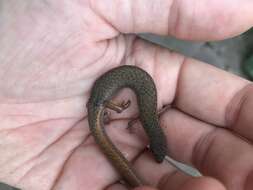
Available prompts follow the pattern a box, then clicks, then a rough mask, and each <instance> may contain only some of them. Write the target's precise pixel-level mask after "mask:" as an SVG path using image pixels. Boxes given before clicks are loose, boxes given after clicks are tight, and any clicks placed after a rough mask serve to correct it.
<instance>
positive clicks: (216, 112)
mask: <svg viewBox="0 0 253 190" xmlns="http://www.w3.org/2000/svg"><path fill="white" fill-rule="evenodd" d="M248 84H249V81H247V80H244V79H242V78H240V77H237V76H235V75H232V74H230V73H228V72H225V71H222V70H220V69H218V68H215V67H213V66H210V65H207V64H203V63H202V62H200V61H196V60H192V59H185V60H184V63H183V65H182V66H181V72H180V74H179V79H178V87H177V94H176V96H175V98H176V100H175V105H176V107H178V108H179V109H181V110H183V111H184V112H186V113H188V114H190V115H193V116H194V117H197V118H199V119H201V120H204V121H207V122H210V123H213V124H216V125H221V126H227V125H228V121H227V120H226V119H227V118H226V114H227V109H228V105H229V103H230V102H231V101H232V99H233V97H234V96H235V95H236V94H237V93H238V92H240V91H241V90H242V89H243V88H245V87H246V86H247V85H248Z"/></svg>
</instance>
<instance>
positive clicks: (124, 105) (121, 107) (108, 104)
mask: <svg viewBox="0 0 253 190" xmlns="http://www.w3.org/2000/svg"><path fill="white" fill-rule="evenodd" d="M130 104H131V101H130V100H128V101H122V102H121V103H120V104H119V103H115V102H113V101H107V102H106V103H105V106H106V107H107V108H109V109H111V110H114V111H116V112H117V113H121V112H123V111H124V110H125V109H127V108H128V107H129V106H130Z"/></svg>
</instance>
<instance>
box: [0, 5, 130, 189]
mask: <svg viewBox="0 0 253 190" xmlns="http://www.w3.org/2000/svg"><path fill="white" fill-rule="evenodd" d="M59 4H60V3H59ZM59 4H58V5H57V6H59ZM16 6H17V7H19V5H16ZM31 6H37V7H40V9H41V10H43V11H45V12H44V14H45V15H39V14H37V12H33V11H34V10H33V9H31V10H29V11H31V15H24V14H23V13H22V12H21V13H20V15H16V16H17V17H18V18H20V19H21V20H20V22H21V23H24V24H21V25H19V24H17V25H15V26H16V27H17V28H18V30H16V32H14V33H9V34H7V36H6V39H8V40H10V41H8V44H12V43H13V42H15V47H14V46H7V47H6V48H5V49H3V50H2V51H1V52H2V53H3V54H7V53H8V51H12V53H13V54H15V55H16V57H15V60H12V64H11V66H9V65H4V64H2V65H1V66H0V67H1V68H0V70H1V72H2V73H4V74H3V75H2V76H4V80H1V82H0V83H1V84H0V85H1V92H2V93H1V95H0V97H1V100H2V102H8V103H9V104H5V105H4V108H5V110H8V113H7V114H5V115H3V116H2V118H3V119H5V121H6V122H5V123H4V126H1V127H2V128H3V132H2V134H1V136H2V135H3V136H5V134H6V131H8V133H9V135H8V137H7V139H4V138H2V139H3V140H5V141H4V142H5V143H6V144H5V147H6V148H7V149H9V150H11V149H12V150H13V154H10V155H5V156H1V160H2V163H5V162H6V163H8V164H6V165H8V167H4V168H3V170H2V171H1V174H0V176H1V179H2V181H6V182H8V183H10V184H17V185H18V186H20V187H24V188H25V189H26V188H31V189H51V188H52V187H56V189H59V186H62V185H64V188H63V187H61V188H60V189H65V188H66V189H70V187H71V189H83V188H85V187H86V188H88V187H91V186H92V187H93V188H92V189H98V187H101V185H108V183H105V180H99V181H100V182H101V183H95V182H97V181H98V179H97V178H101V175H102V173H101V171H103V170H105V169H106V168H104V169H103V166H104V163H103V162H105V161H104V160H103V159H104V158H103V157H101V154H100V152H99V151H98V150H97V147H96V146H94V143H89V139H90V138H88V135H89V129H88V124H87V119H86V108H85V104H86V102H87V99H88V98H89V90H90V88H91V85H92V84H93V82H94V80H95V79H96V78H97V76H98V75H100V74H101V73H103V72H104V71H105V70H107V69H108V68H110V67H114V66H116V65H118V64H119V63H120V61H121V60H122V57H123V49H124V47H125V43H124V41H123V40H122V39H113V40H108V41H106V40H103V41H102V42H96V40H99V38H104V39H106V38H109V37H108V36H109V35H111V34H113V33H115V34H114V36H115V37H116V36H117V33H116V32H115V31H114V30H113V28H109V29H108V28H107V31H103V30H101V32H102V33H103V35H101V36H93V34H94V33H92V32H90V31H89V30H92V28H93V29H94V28H96V27H95V25H94V26H92V25H88V26H86V25H85V22H86V21H87V22H89V23H91V24H92V23H97V22H98V21H99V20H98V18H97V19H95V18H89V17H87V18H84V17H83V16H82V14H83V12H80V13H76V12H75V13H76V14H75V15H74V16H71V20H66V18H67V16H68V15H66V14H65V13H62V14H61V10H63V11H65V10H64V8H63V7H58V8H57V10H56V11H55V12H53V13H52V12H51V11H52V10H50V7H47V6H48V5H46V4H43V3H41V4H37V5H36V3H33V4H32V5H31ZM51 6H56V5H53V4H52V5H51ZM51 8H54V7H51ZM75 8H78V7H75ZM84 8H85V7H84ZM86 11H87V12H88V11H90V10H86ZM51 13H52V15H51ZM15 14H18V13H15ZM49 15H50V16H49ZM13 16H14V15H13ZM52 17H53V18H54V19H55V20H54V22H51V21H50V19H52ZM85 19H87V20H85ZM35 20H36V21H35ZM33 22H35V23H33ZM100 22H101V21H100ZM44 23H46V26H45V25H44ZM101 28H103V26H101ZM7 29H8V27H7V28H6V30H7ZM28 31H29V32H28ZM95 34H96V32H95ZM122 38H123V37H122ZM2 43H4V42H2ZM3 47H4V46H3ZM119 49H121V50H120V51H119ZM24 59H25V61H24ZM4 62H5V63H8V60H5V61H4ZM13 86H15V87H14V88H13ZM21 110H22V111H21ZM6 115H8V116H7V117H6ZM14 118H15V119H14ZM12 128H13V130H12ZM4 129H6V131H5V130H4ZM14 136H15V138H17V139H16V140H15V142H13V141H12V140H11V139H12V138H14ZM14 150H15V151H14ZM31 150H32V151H31ZM1 151H6V149H5V150H3V149H1ZM16 154H18V155H16ZM1 155H4V153H1ZM101 159H102V163H103V164H101ZM12 160H14V161H13V163H12ZM105 163H106V162H105ZM9 164H14V165H15V166H13V167H9ZM98 167H99V170H98V169H97V168H98ZM107 167H108V166H107ZM5 168H6V169H5ZM3 171H4V172H3ZM10 173H12V174H10ZM98 174H99V175H98ZM104 174H105V176H108V174H107V175H106V172H105V173H104ZM35 176H36V177H35ZM109 176H110V177H108V178H109V179H110V178H111V179H112V180H113V177H111V176H113V174H112V173H111V172H110V171H109ZM38 179H39V180H38ZM63 181H64V182H63ZM27 184H28V185H27ZM94 186H98V187H94ZM86 188H85V189H86ZM88 189H90V188H88Z"/></svg>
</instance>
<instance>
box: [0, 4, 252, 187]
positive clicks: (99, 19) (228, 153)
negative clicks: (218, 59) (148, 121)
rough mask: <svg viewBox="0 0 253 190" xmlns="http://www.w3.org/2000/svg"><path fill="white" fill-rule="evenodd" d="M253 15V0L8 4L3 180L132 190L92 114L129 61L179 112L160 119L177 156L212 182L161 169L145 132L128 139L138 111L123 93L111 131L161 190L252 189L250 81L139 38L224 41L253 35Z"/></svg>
mask: <svg viewBox="0 0 253 190" xmlns="http://www.w3.org/2000/svg"><path fill="white" fill-rule="evenodd" d="M207 4H208V6H207ZM252 9H253V2H252V1H250V0H243V1H242V0H233V1H231V0H223V1H220V0H214V1H212V2H210V1H204V0H203V1H194V0H191V1H189V0H187V1H169V0H167V1H166V0H159V1H144V0H138V1H136V0H135V1H131V0H129V1H116V0H114V1H113V0H111V1H95V0H94V1H85V0H79V1H78V0H61V1H60V0H48V1H38V0H27V1H15V0H2V1H1V2H0V20H1V22H0V36H1V38H0V52H1V53H0V77H1V80H0V121H1V124H0V126H1V127H0V155H1V156H0V169H1V172H0V181H2V182H5V183H8V184H10V185H13V186H16V187H19V188H22V189H36V190H49V189H61V190H65V189H73V190H79V189H125V188H126V187H125V186H124V185H122V184H120V183H118V180H119V179H120V176H118V175H117V173H116V172H115V170H114V168H113V167H112V166H111V165H110V164H109V162H108V161H107V160H106V158H105V157H104V155H103V154H102V153H101V151H100V150H99V148H98V147H97V145H96V144H95V143H94V140H93V138H92V137H91V136H90V131H89V128H88V123H87V110H86V107H85V105H86V103H87V100H88V98H89V95H90V94H89V92H90V89H91V87H92V84H93V82H94V81H95V79H96V78H97V77H99V76H100V75H101V74H102V73H104V72H106V71H107V70H109V69H111V68H113V67H116V66H119V65H124V64H131V65H136V66H138V67H141V68H142V69H145V70H146V71H147V72H149V74H150V75H151V76H152V77H153V79H154V81H155V83H156V85H157V89H158V105H159V108H161V107H162V106H163V105H168V104H172V105H173V107H172V108H171V109H169V110H168V111H166V112H165V113H164V114H163V115H162V117H161V126H162V127H163V129H164V131H165V133H166V137H167V141H168V147H169V151H170V156H171V157H173V158H174V159H176V160H179V161H182V162H184V163H187V164H191V165H193V166H195V167H196V168H198V169H199V170H200V171H201V172H202V174H203V175H204V176H209V177H199V178H193V177H191V176H187V175H185V174H183V173H181V172H180V171H177V170H176V169H175V168H173V167H172V166H170V165H169V164H168V163H166V162H164V163H163V164H157V163H156V162H155V161H154V159H153V158H152V156H151V155H150V153H149V152H148V151H147V150H145V149H144V147H145V145H146V144H147V143H148V141H147V139H146V137H145V135H144V133H143V131H142V128H141V127H138V124H137V125H135V126H133V128H132V129H131V130H132V132H131V133H129V130H126V126H127V122H128V121H129V120H128V119H127V118H131V117H133V116H135V115H136V110H137V109H136V104H135V99H134V95H133V93H131V92H130V91H128V90H125V91H123V92H122V93H121V94H120V95H119V96H117V97H116V99H117V100H118V101H120V100H127V99H131V100H132V105H131V107H130V108H129V109H128V110H126V111H125V112H124V113H122V114H120V115H118V114H116V113H113V112H112V114H111V118H112V121H111V122H110V124H109V125H108V126H106V130H107V132H108V134H110V136H111V138H112V139H113V141H114V142H115V143H116V144H117V146H118V147H119V149H120V150H122V151H123V152H124V154H125V155H126V157H127V158H128V159H129V160H132V161H133V162H132V163H133V165H134V167H135V168H136V170H137V171H138V172H139V174H140V175H141V176H143V178H145V179H146V180H147V181H149V182H150V185H152V186H157V188H159V189H170V190H184V189H189V190H191V189H194V190H198V189H207V190H214V189H215V190H223V189H228V190H249V189H252V188H253V183H252V179H253V159H252V157H253V148H252V140H253V129H252V125H251V123H252V122H253V117H252V110H253V109H252V106H253V88H252V84H251V83H250V82H249V81H247V80H244V79H242V78H240V77H237V76H234V75H232V74H229V73H227V72H224V71H222V70H220V69H217V68H214V67H212V66H210V65H207V64H204V63H202V62H200V61H197V60H193V59H190V58H187V57H184V56H183V55H180V54H178V53H175V52H172V51H169V50H167V49H164V48H161V47H159V46H155V45H153V44H151V43H148V42H145V41H143V40H141V39H139V38H138V37H136V36H135V35H134V34H135V33H143V32H152V33H156V34H162V35H173V36H175V37H177V38H181V39H188V40H220V39H225V38H228V37H232V36H235V35H238V34H240V33H242V32H244V31H245V30H247V29H248V28H250V27H251V26H252V24H253V12H252ZM242 13H243V14H242ZM129 33H131V35H130V34H129ZM116 118H118V119H116ZM114 119H115V120H114ZM137 189H139V190H141V189H142V190H144V189H146V190H149V189H152V188H151V187H139V188H137Z"/></svg>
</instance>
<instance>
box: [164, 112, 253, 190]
mask: <svg viewBox="0 0 253 190" xmlns="http://www.w3.org/2000/svg"><path fill="white" fill-rule="evenodd" d="M161 126H162V127H163V129H164V131H165V133H166V135H167V141H168V145H169V147H168V148H169V151H170V152H169V155H170V156H172V157H173V158H175V159H176V160H179V161H181V162H184V163H188V164H191V165H194V166H195V167H196V168H197V169H198V170H199V171H200V172H201V173H202V174H203V175H207V176H212V177H214V178H216V179H218V180H220V181H221V182H222V183H223V184H224V185H225V186H226V187H227V188H228V189H238V190H239V189H242V187H248V188H249V189H252V187H253V186H252V185H253V184H252V183H251V182H250V181H252V176H253V160H252V159H251V158H252V156H253V148H252V145H251V144H249V143H248V142H246V141H244V140H243V139H241V138H240V137H239V136H237V135H234V134H233V133H232V132H231V131H229V130H226V129H221V128H217V127H215V126H212V125H210V124H207V123H204V122H202V121H200V120H198V119H195V118H193V117H191V116H189V115H186V114H184V113H182V112H180V111H178V110H172V109H171V110H169V111H167V112H166V113H165V114H164V115H163V116H162V117H161ZM234 173H236V175H231V174H234Z"/></svg>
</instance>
